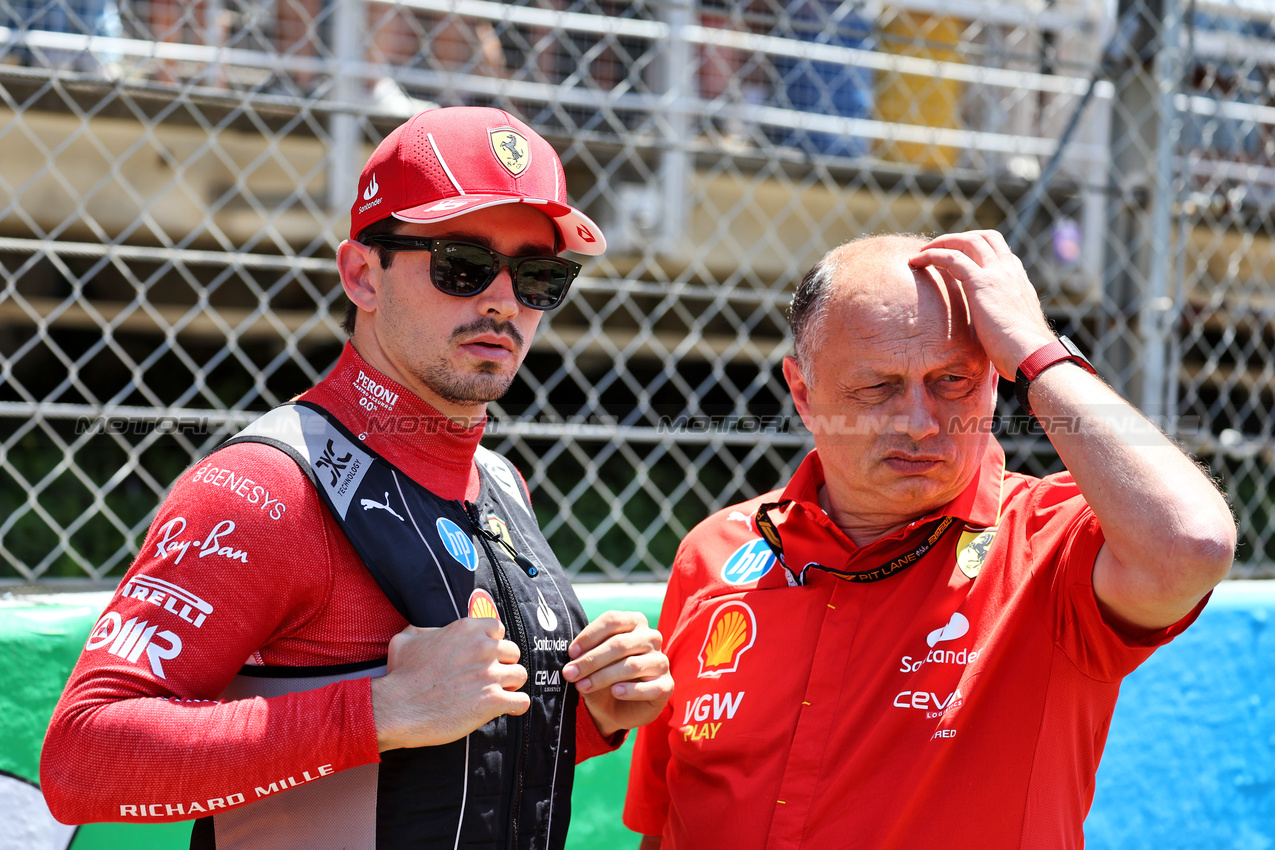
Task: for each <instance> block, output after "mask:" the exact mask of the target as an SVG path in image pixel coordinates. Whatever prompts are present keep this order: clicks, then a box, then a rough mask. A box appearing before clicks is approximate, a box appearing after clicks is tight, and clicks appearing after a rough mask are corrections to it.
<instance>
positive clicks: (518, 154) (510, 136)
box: [487, 127, 531, 177]
mask: <svg viewBox="0 0 1275 850" xmlns="http://www.w3.org/2000/svg"><path fill="white" fill-rule="evenodd" d="M487 135H488V137H489V138H490V139H491V149H492V150H493V151H494V152H495V153H496V159H498V160H500V164H501V165H503V166H504V167H505V168H506V169H507V170H508V171H509V173H510V174H512V175H513V176H515V177H517V176H518V175H519V174H522V173H523V172H524V171H526V170H527V165H528V164H530V162H531V146H530V145H528V144H527V140H526V139H525V138H523V136H522V134H521V133H515V132H514V131H513V130H510V129H509V128H508V127H502V128H501V129H499V130H492V131H490V132H489V133H488V134H487Z"/></svg>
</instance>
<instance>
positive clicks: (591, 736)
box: [576, 697, 629, 764]
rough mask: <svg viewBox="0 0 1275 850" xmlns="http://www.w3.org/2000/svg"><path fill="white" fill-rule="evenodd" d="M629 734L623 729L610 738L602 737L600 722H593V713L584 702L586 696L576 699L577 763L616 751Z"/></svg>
mask: <svg viewBox="0 0 1275 850" xmlns="http://www.w3.org/2000/svg"><path fill="white" fill-rule="evenodd" d="M628 736H629V733H628V730H627V729H621V730H620V731H619V732H616V733H615V734H614V735H612V736H611V737H610V738H604V737H602V733H601V732H599V731H598V724H596V723H594V722H593V715H592V714H590V713H589V708H588V706H586V705H585V704H584V697H580V698H579V699H577V700H576V764H579V763H580V762H582V761H584V760H585V759H591V758H593V757H594V756H601V755H606V754H607V753H611V752H615V751H616V750H618V749H619V748H620V746H621V745H622V744H623V743H624V740H625V739H626V738H627V737H628Z"/></svg>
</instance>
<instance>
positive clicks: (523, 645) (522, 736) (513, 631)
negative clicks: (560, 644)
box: [464, 501, 537, 850]
mask: <svg viewBox="0 0 1275 850" xmlns="http://www.w3.org/2000/svg"><path fill="white" fill-rule="evenodd" d="M464 505H465V516H467V517H469V522H470V525H472V526H473V529H474V533H475V534H477V535H478V539H479V541H480V542H481V543H482V544H483V551H484V552H486V553H487V560H488V561H489V562H490V563H491V574H492V577H493V578H494V580H495V582H496V593H497V594H499V596H500V599H501V601H502V602H503V603H504V606H505V611H506V612H508V614H509V620H510V623H509V632H510V634H509V638H510V639H511V640H512V641H513V642H514V643H516V644H517V645H518V650H519V652H520V654H521V658H522V660H523V666H524V667H526V668H527V694H528V696H530V695H531V683H532V681H533V679H534V675H535V671H534V670H533V669H532V664H531V659H532V657H533V653H532V652H531V645H530V644H529V643H528V640H527V626H526V623H524V622H523V619H522V608H521V607H520V606H519V605H518V598H517V596H515V595H514V591H513V588H512V587H511V586H510V584H509V577H508V576H506V575H505V573H504V569H503V567H501V564H500V559H499V558H497V557H496V553H495V552H494V551H493V550H492V548H491V538H492V537H495V538H496V539H497V540H499V541H500V542H501V543H502V544H503V545H505V547H506V548H508V549H510V553H511V556H512V557H513V558H514V559H515V562H516V563H518V566H519V567H520V568H522V570H523V571H524V572H526V573H527V574H528V575H529V576H533V577H534V576H535V575H536V573H537V570H536V568H535V567H534V566H532V567H530V569H528V566H529V565H530V562H527V565H524V563H523V562H524V561H526V559H525V558H523V557H522V556H521V555H519V554H518V553H517V552H514V551H513V550H512V548H511V547H509V545H508V544H506V543H504V541H503V540H501V539H500V538H499V537H497V536H496V535H495V534H494V533H493V532H491V531H490V530H489V529H487V528H485V527H484V526H483V524H482V522H481V519H480V517H479V515H478V506H477V505H475V504H474V503H473V502H470V501H466V502H465V503H464ZM519 719H520V720H521V721H522V722H521V724H519V725H518V726H517V727H516V728H517V731H518V738H519V745H520V746H519V755H518V769H517V770H516V771H515V772H514V780H513V788H512V793H513V797H512V801H511V803H510V807H509V811H510V817H509V844H508V846H509V848H510V850H516V848H517V847H518V807H519V804H520V803H521V802H522V787H523V784H522V773H523V770H524V769H525V768H526V766H527V751H528V749H530V747H531V710H530V709H528V710H527V712H526V713H525V714H523V716H522V717H521V718H519ZM510 720H511V724H510V725H513V724H512V720H513V718H510Z"/></svg>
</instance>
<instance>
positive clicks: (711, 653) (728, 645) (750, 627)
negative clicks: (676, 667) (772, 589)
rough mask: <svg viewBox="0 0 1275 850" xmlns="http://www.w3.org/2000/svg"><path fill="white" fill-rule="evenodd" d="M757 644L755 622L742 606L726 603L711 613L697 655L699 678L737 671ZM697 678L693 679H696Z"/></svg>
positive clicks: (744, 604) (752, 616)
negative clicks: (742, 658) (746, 654)
mask: <svg viewBox="0 0 1275 850" xmlns="http://www.w3.org/2000/svg"><path fill="white" fill-rule="evenodd" d="M755 640H757V618H756V617H755V616H754V615H753V609H752V608H749V607H748V603H746V602H727V603H725V604H724V605H721V606H719V607H718V609H717V610H716V611H715V612H713V618H712V619H711V620H709V623H708V634H706V635H705V636H704V646H703V647H701V648H700V651H699V677H703V676H713V677H716V676H720V675H722V674H723V673H734V672H735V671H736V670H737V669H739V659H740V658H741V657H742V656H743V654H744V653H745V652H747V651H748V649H749V647H751V646H752V645H753V642H754V641H755ZM699 677H697V678H699Z"/></svg>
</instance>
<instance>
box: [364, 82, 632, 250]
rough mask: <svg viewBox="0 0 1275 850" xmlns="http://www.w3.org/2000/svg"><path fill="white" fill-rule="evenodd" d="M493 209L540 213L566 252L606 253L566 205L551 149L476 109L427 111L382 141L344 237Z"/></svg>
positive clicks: (510, 121) (506, 118)
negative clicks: (527, 208)
mask: <svg viewBox="0 0 1275 850" xmlns="http://www.w3.org/2000/svg"><path fill="white" fill-rule="evenodd" d="M499 204H532V205H534V206H536V208H538V209H540V210H543V211H544V213H545V214H546V215H548V216H549V218H550V219H552V220H553V223H554V225H555V226H556V227H557V228H558V232H559V233H560V234H561V235H562V244H563V247H565V248H566V249H567V250H570V251H575V252H576V253H577V254H590V255H596V254H601V253H602V252H603V251H605V250H606V246H607V242H606V238H605V237H604V236H603V235H602V231H601V230H600V229H599V228H598V226H597V225H596V224H594V223H593V221H592V219H590V218H589V217H588V216H587V215H585V214H584V213H582V212H580V211H579V210H577V209H576V208H574V207H572V206H571V205H570V203H568V201H567V181H566V175H565V174H564V173H563V170H562V162H561V161H560V160H559V159H558V153H557V151H555V150H554V149H553V147H552V146H551V145H550V144H549V143H548V142H546V141H545V140H544V139H543V138H541V136H540V134H539V133H537V132H536V131H535V130H533V129H531V128H530V127H528V126H527V125H526V124H524V123H523V122H521V121H519V120H518V119H517V118H515V117H514V116H512V115H510V114H509V113H508V112H505V111H503V110H500V109H491V108H488V107H484V106H451V107H445V108H442V109H429V110H426V111H425V112H421V113H419V114H417V115H415V116H414V117H412V118H411V119H409V120H408V121H407V123H406V124H402V125H400V126H399V127H396V128H395V129H394V130H393V131H392V132H391V133H390V134H389V135H388V136H386V137H385V140H384V141H382V142H381V143H380V144H379V145H377V147H376V150H375V151H373V152H372V156H371V158H370V159H368V161H367V165H365V166H363V174H362V175H361V176H360V177H359V194H358V197H356V198H355V200H354V206H352V207H351V208H350V238H351V239H355V238H357V237H358V234H359V233H360V232H362V230H363V228H365V227H367V226H368V225H369V224H373V223H374V222H377V221H380V220H381V219H383V218H389V217H390V216H393V217H394V218H397V219H400V220H402V221H409V222H416V223H422V224H423V223H429V222H435V221H446V220H447V219H449V218H455V217H456V216H460V215H464V214H465V213H471V212H473V211H474V210H480V209H484V208H486V207H493V206H497V205H499Z"/></svg>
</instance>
